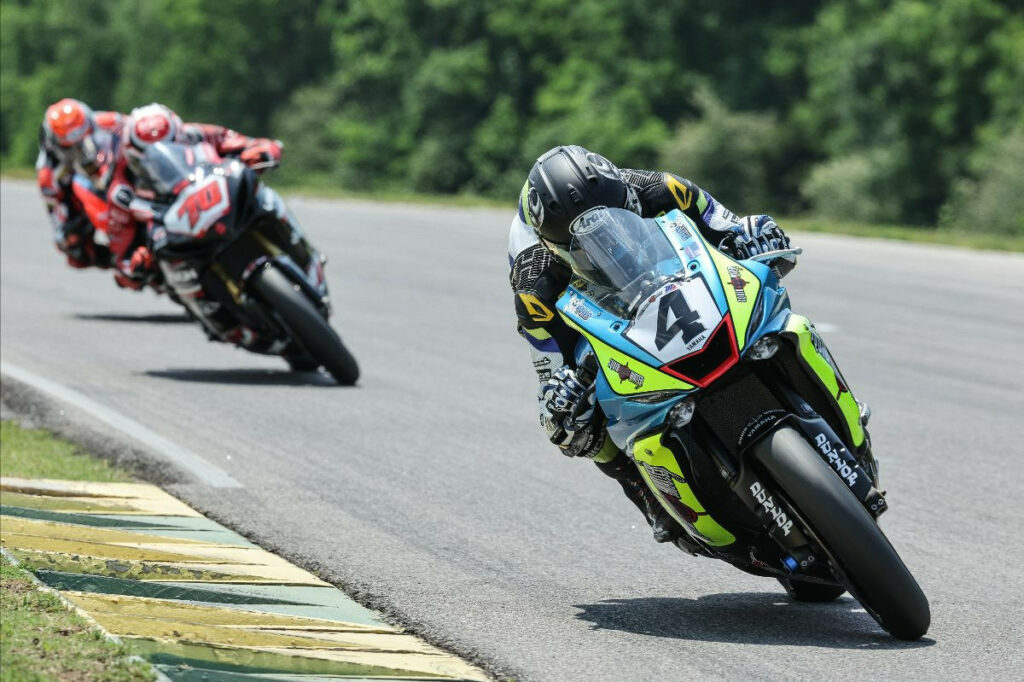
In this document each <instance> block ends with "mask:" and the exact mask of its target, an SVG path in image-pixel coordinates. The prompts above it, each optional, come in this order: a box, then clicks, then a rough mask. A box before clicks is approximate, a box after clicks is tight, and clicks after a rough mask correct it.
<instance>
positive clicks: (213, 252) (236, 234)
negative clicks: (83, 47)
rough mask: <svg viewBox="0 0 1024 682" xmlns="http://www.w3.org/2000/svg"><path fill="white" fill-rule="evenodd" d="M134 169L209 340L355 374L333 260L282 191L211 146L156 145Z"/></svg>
mask: <svg viewBox="0 0 1024 682" xmlns="http://www.w3.org/2000/svg"><path fill="white" fill-rule="evenodd" d="M133 170H134V171H135V173H136V175H137V177H138V178H139V185H140V188H141V190H142V191H140V192H139V195H140V196H146V197H147V198H146V199H136V200H135V201H133V203H132V207H131V208H132V212H133V214H134V215H136V216H139V217H141V218H144V219H147V220H148V222H149V241H150V246H151V248H152V251H153V255H154V257H155V258H156V261H157V263H158V266H159V269H160V273H161V274H162V276H163V280H164V281H165V282H166V286H167V287H169V288H170V289H171V291H172V292H173V293H174V294H175V296H176V297H177V299H179V300H180V302H181V303H182V305H184V306H185V307H186V308H187V309H188V311H189V312H190V313H191V314H192V315H193V316H194V317H195V318H196V319H197V320H198V321H199V322H200V324H202V326H203V328H204V329H205V331H206V333H207V335H208V336H209V338H211V339H213V340H217V341H225V342H229V343H234V344H235V345H237V346H240V347H242V348H245V349H247V350H250V351H253V352H257V353H263V354H271V355H280V356H282V357H283V358H284V359H285V360H287V361H288V363H289V365H290V366H291V367H292V368H293V369H296V370H314V369H317V368H319V367H321V366H322V367H324V369H326V370H327V371H328V372H329V373H330V374H331V375H332V376H333V377H334V378H335V380H337V381H338V383H340V384H343V385H351V384H354V383H355V382H356V380H357V379H358V378H359V367H358V365H357V363H356V360H355V358H353V357H352V354H351V353H349V351H348V349H347V348H346V347H345V345H344V344H343V343H342V341H341V339H340V337H339V336H338V334H337V333H336V332H335V331H334V330H333V329H332V328H331V326H330V324H329V323H328V318H329V317H330V314H331V306H330V301H329V298H328V293H327V281H326V279H325V278H324V269H323V267H324V264H325V262H326V258H325V257H324V256H323V255H322V254H320V252H318V251H317V250H316V249H315V248H314V247H313V246H312V245H311V244H310V243H309V242H308V241H307V240H306V238H305V236H304V235H303V233H302V231H301V230H300V229H299V226H298V223H297V222H296V220H295V218H294V216H293V215H292V213H291V211H289V210H288V208H287V206H286V205H285V203H284V201H283V200H282V199H281V197H280V196H279V195H278V194H277V192H275V191H274V190H272V189H271V188H269V187H267V186H266V185H264V184H263V183H262V182H261V181H260V180H259V178H258V177H257V175H256V173H255V172H254V171H253V170H252V169H250V168H248V167H247V166H246V165H245V164H243V163H242V162H240V161H238V160H237V159H221V158H220V157H219V156H217V154H216V153H215V152H214V151H213V149H212V147H210V146H209V145H203V144H199V145H182V144H176V143H165V142H161V143H157V144H154V145H151V146H150V147H149V149H147V151H146V153H145V155H144V156H143V157H142V158H141V159H140V160H138V161H137V166H136V167H135V168H133Z"/></svg>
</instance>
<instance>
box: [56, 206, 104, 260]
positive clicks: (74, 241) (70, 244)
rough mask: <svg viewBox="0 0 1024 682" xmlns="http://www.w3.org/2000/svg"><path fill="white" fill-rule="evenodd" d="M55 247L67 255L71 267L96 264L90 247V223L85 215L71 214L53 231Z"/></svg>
mask: <svg viewBox="0 0 1024 682" xmlns="http://www.w3.org/2000/svg"><path fill="white" fill-rule="evenodd" d="M54 239H55V241H56V245H57V249H58V250H59V251H60V252H62V253H63V254H64V255H65V256H67V257H68V265H70V266H71V267H73V268H87V267H89V266H90V265H96V264H97V263H96V252H95V250H94V249H93V248H92V223H90V222H89V220H88V219H87V218H86V217H85V216H72V217H71V218H70V219H68V220H66V221H64V222H63V223H61V224H60V225H59V226H58V227H57V228H56V229H55V231H54Z"/></svg>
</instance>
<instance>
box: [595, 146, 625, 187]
mask: <svg viewBox="0 0 1024 682" xmlns="http://www.w3.org/2000/svg"><path fill="white" fill-rule="evenodd" d="M587 161H589V162H590V164H591V165H592V166H593V167H594V170H596V171H597V172H598V173H600V174H601V175H603V176H605V177H606V178H611V179H612V180H621V179H622V173H620V172H619V169H618V167H616V165H615V164H614V163H612V162H611V161H609V160H608V159H606V158H604V157H603V156H601V155H600V154H595V153H594V152H590V153H588V154H587Z"/></svg>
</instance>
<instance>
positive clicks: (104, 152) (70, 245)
mask: <svg viewBox="0 0 1024 682" xmlns="http://www.w3.org/2000/svg"><path fill="white" fill-rule="evenodd" d="M124 118H125V116H124V114H120V113H118V112H116V111H98V112H95V114H94V117H93V121H92V122H93V124H94V125H93V129H92V131H91V132H90V136H91V138H92V139H91V145H92V148H93V149H94V150H95V156H94V158H92V159H90V163H89V164H87V165H83V164H82V163H81V162H80V160H79V159H77V158H75V156H74V155H73V154H71V153H69V151H68V150H67V149H64V148H61V147H60V146H59V145H58V144H56V143H55V142H54V141H53V139H52V137H51V136H49V135H47V134H46V133H45V124H44V125H42V126H40V129H39V155H38V156H37V157H36V164H35V169H36V180H37V182H38V185H39V191H40V193H41V194H42V196H43V202H44V203H45V204H46V211H47V214H48V215H49V217H50V222H51V223H52V226H53V239H54V244H55V246H56V247H57V249H58V250H59V251H61V252H62V253H64V255H65V256H67V259H68V265H70V266H72V267H75V268H85V267H89V266H97V267H101V268H106V267H110V251H109V249H108V247H107V240H106V233H105V231H104V225H99V226H94V225H93V224H92V223H91V222H90V219H89V216H88V215H86V210H85V206H83V203H82V202H83V200H85V201H90V200H92V199H95V202H103V186H104V183H105V182H106V180H108V179H109V172H110V170H111V168H112V167H111V160H112V158H113V155H114V151H115V147H116V145H117V141H118V137H119V135H120V134H121V127H122V124H123V121H124ZM76 182H77V183H79V187H78V189H79V190H80V192H81V194H79V195H76V192H75V191H74V189H75V188H74V183H76ZM97 214H98V217H99V218H100V219H101V221H102V219H103V218H105V215H104V214H105V211H98V212H97Z"/></svg>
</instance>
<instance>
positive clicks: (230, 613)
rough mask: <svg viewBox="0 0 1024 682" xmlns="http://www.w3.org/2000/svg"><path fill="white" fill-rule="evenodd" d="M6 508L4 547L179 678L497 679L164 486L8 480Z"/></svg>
mask: <svg viewBox="0 0 1024 682" xmlns="http://www.w3.org/2000/svg"><path fill="white" fill-rule="evenodd" d="M0 514H2V518H3V524H2V527H0V543H2V545H3V548H4V550H5V552H6V553H7V554H9V555H10V556H11V557H13V558H15V559H16V560H18V561H19V562H20V563H21V565H22V566H24V567H26V568H28V569H29V570H32V571H33V572H35V574H36V577H37V578H39V580H40V581H42V582H43V583H44V584H46V585H48V586H49V587H51V588H53V589H54V590H57V592H58V593H59V594H60V595H61V596H62V597H63V598H64V599H65V600H67V601H68V602H70V603H71V604H73V605H74V606H75V607H77V608H78V609H80V610H82V611H83V612H85V613H87V614H88V615H89V616H90V617H91V618H92V619H93V620H94V621H96V622H97V623H98V624H99V625H100V626H101V627H102V628H103V629H105V630H106V631H107V632H109V633H111V634H113V635H116V636H117V637H119V638H121V639H122V640H124V641H126V642H128V643H129V644H130V646H131V647H132V649H133V650H134V651H135V652H138V653H139V654H140V655H141V656H142V657H143V658H145V659H147V660H148V661H149V662H150V663H152V664H153V665H154V666H155V667H156V668H157V669H158V670H160V671H161V672H162V673H163V674H165V675H166V676H167V677H169V678H170V679H172V680H187V681H191V680H196V681H199V680H204V681H207V682H209V681H211V680H244V679H264V680H265V679H267V678H268V677H269V678H271V679H283V678H289V679H291V678H292V677H293V676H296V675H301V676H302V679H305V680H317V679H320V680H325V679H331V680H336V679H339V678H358V679H362V680H368V679H418V680H419V679H436V680H487V679H489V678H488V677H487V675H486V674H485V673H484V672H483V671H482V670H480V669H479V668H476V667H474V666H471V665H470V664H468V663H466V662H465V661H463V660H461V659H459V658H457V657H455V656H452V655H450V654H447V653H445V652H444V651H441V650H440V649H437V648H436V647H434V646H432V645H430V644H427V643H426V642H424V641H423V640H421V639H419V638H417V637H415V636H413V635H410V634H408V633H406V632H403V631H402V630H401V629H400V628H398V627H395V626H393V625H389V624H388V623H386V622H385V621H384V620H383V619H382V618H381V617H380V616H379V615H377V614H376V613H374V612H372V611H370V610H368V609H366V608H364V607H362V606H360V605H359V604H357V603H356V602H354V601H352V600H351V599H349V598H348V597H347V596H345V595H344V594H343V593H342V592H340V591H339V590H337V589H336V588H334V587H333V586H331V585H329V584H327V583H325V582H323V581H322V580H320V579H319V578H317V577H316V576H314V575H312V574H310V573H308V572H307V571H304V570H302V569H300V568H299V567H297V566H294V565H292V564H290V563H288V562H287V561H285V560H284V559H281V558H280V557H277V556H275V555H273V554H271V553H269V552H267V551H265V550H263V549H261V548H259V547H257V546H255V545H253V544H252V543H250V542H249V541H247V540H245V538H242V537H241V536H239V535H237V534H236V533H233V532H232V531H230V530H228V529H226V528H224V527H223V526H221V525H219V524H217V523H215V522H213V521H211V520H209V519H207V518H205V517H203V516H202V515H200V514H199V513H198V512H196V511H195V510H193V509H191V508H190V507H188V506H187V505H185V504H183V503H181V502H180V501H178V500H176V499H175V498H173V497H171V496H170V495H168V494H167V493H164V492H163V491H161V490H160V489H158V488H155V487H153V486H149V485H141V484H125V483H81V482H69V481H49V480H47V481H33V480H25V479H15V478H2V479H0ZM257 676H258V677H257Z"/></svg>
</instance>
